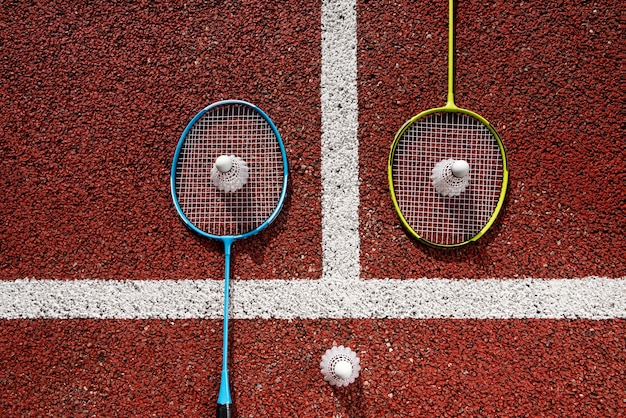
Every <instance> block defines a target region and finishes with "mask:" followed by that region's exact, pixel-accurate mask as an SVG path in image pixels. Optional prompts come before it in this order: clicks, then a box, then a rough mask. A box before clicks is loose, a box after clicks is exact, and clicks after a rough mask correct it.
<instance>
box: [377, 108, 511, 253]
mask: <svg viewBox="0 0 626 418" xmlns="http://www.w3.org/2000/svg"><path fill="white" fill-rule="evenodd" d="M449 97H452V100H449V101H448V103H447V104H446V106H444V107H438V108H434V109H428V110H425V111H423V112H422V113H419V114H418V115H415V116H414V117H412V118H411V119H409V120H408V121H406V122H405V123H404V125H402V127H401V128H400V130H399V131H398V133H397V134H396V136H395V138H394V140H393V143H392V144H391V152H390V153H389V160H388V161H387V181H388V183H389V192H390V194H391V200H392V201H393V205H394V208H395V210H396V212H397V214H398V217H399V218H400V222H401V223H402V226H403V227H404V228H405V229H406V230H407V231H408V232H409V233H411V235H413V236H414V237H415V238H417V239H418V240H419V241H421V242H423V243H425V244H427V245H429V246H432V247H438V248H456V247H461V246H464V245H466V244H469V243H470V242H474V241H477V240H478V239H479V238H480V237H482V236H483V235H485V233H486V232H487V231H488V230H489V228H491V226H492V225H493V223H494V222H495V220H496V218H497V217H498V214H499V213H500V210H501V209H502V207H503V206H504V200H505V197H506V190H507V188H508V183H509V170H508V164H507V158H506V150H505V148H504V144H503V143H502V140H501V139H500V135H498V132H496V130H495V129H494V127H493V126H492V125H491V123H489V122H488V121H487V120H486V119H485V118H484V117H482V116H480V115H479V114H477V113H475V112H472V111H471V110H467V109H463V108H460V107H457V106H456V105H455V104H454V98H453V96H449ZM435 113H462V114H465V115H468V116H470V117H472V118H475V119H477V120H478V121H480V122H481V123H482V124H483V125H485V126H486V127H487V129H489V132H491V134H492V135H493V137H494V138H495V140H496V142H497V144H498V148H499V149H500V155H501V156H502V186H501V189H500V196H499V198H498V202H497V203H496V207H495V209H494V211H493V213H492V214H491V217H490V218H489V220H488V221H487V223H486V224H485V225H484V226H483V228H482V229H481V230H480V231H478V232H477V233H476V234H475V235H474V236H472V237H471V238H470V239H467V240H465V241H462V242H459V243H455V244H441V243H434V242H431V241H429V240H427V239H425V238H424V237H422V236H421V235H420V234H419V233H418V232H417V231H415V230H414V229H413V228H412V227H411V225H409V222H408V221H407V220H406V218H405V217H404V215H403V214H402V210H401V209H400V204H399V202H398V200H397V198H396V192H395V187H394V181H393V159H394V157H395V153H396V148H397V147H398V144H399V143H400V139H401V138H402V136H403V135H404V133H405V132H406V131H407V130H408V129H409V128H410V127H411V125H413V124H414V123H415V122H417V121H418V120H419V119H422V118H424V117H426V116H428V115H432V114H435Z"/></svg>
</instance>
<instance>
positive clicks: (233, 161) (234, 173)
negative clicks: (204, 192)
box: [211, 155, 248, 193]
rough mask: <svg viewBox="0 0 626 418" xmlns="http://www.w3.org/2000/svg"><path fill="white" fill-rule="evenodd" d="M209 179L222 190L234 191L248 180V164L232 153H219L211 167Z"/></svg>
mask: <svg viewBox="0 0 626 418" xmlns="http://www.w3.org/2000/svg"><path fill="white" fill-rule="evenodd" d="M211 181H212V182H213V185H215V187H217V188H218V189H219V190H221V191H223V192H226V193H233V192H236V191H237V190H239V189H241V188H242V187H243V186H245V185H246V183H247V182H248V164H246V162H245V161H244V160H242V159H241V158H239V157H235V156H234V155H220V156H219V157H218V158H217V159H216V160H215V163H214V164H213V168H211Z"/></svg>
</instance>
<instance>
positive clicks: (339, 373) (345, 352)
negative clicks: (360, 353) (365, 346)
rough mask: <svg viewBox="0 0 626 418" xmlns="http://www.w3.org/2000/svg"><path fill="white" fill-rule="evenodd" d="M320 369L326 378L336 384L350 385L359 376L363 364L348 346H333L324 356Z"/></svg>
mask: <svg viewBox="0 0 626 418" xmlns="http://www.w3.org/2000/svg"><path fill="white" fill-rule="evenodd" d="M320 369H321V371H322V374H323V375H324V380H326V381H327V382H328V383H330V384H331V385H334V386H339V387H341V386H348V385H349V384H350V383H352V382H354V380H355V379H356V378H357V377H359V372H360V371H361V364H360V360H359V358H358V357H357V356H356V353H355V352H354V351H352V350H350V349H349V348H348V347H344V346H343V345H340V346H339V347H333V348H331V349H330V350H328V351H326V353H325V354H324V355H323V356H322V361H321V362H320Z"/></svg>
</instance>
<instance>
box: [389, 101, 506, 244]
mask: <svg viewBox="0 0 626 418" xmlns="http://www.w3.org/2000/svg"><path fill="white" fill-rule="evenodd" d="M494 141H495V139H494V138H493V135H492V134H491V132H490V131H489V129H488V128H487V127H486V126H485V125H484V124H482V123H481V122H480V121H478V120H476V119H474V118H472V117H471V116H469V115H466V114H462V113H452V112H438V113H434V114H431V115H428V116H425V117H423V118H420V119H418V120H417V121H415V122H414V123H413V124H412V125H410V126H409V127H408V129H406V131H405V132H404V134H403V136H402V138H401V139H400V141H399V142H398V145H397V148H396V152H395V155H394V159H395V161H394V163H393V166H394V171H393V180H394V186H395V192H396V196H397V201H398V202H399V205H400V210H401V212H402V215H403V216H404V217H405V219H406V221H407V222H408V223H409V224H410V225H411V226H412V228H413V229H414V230H415V231H416V232H417V233H418V234H419V235H420V236H421V237H423V238H424V239H426V240H428V241H431V242H436V243H440V244H443V245H454V244H457V243H459V242H464V241H467V240H469V239H471V238H472V237H473V236H475V235H476V234H477V233H478V232H480V230H481V229H482V228H483V226H484V225H485V224H486V223H487V222H488V221H489V218H490V217H491V215H492V213H493V212H494V210H495V205H496V203H497V201H498V197H499V195H500V190H501V186H502V184H501V181H500V178H501V176H502V173H501V172H499V171H498V170H494V169H493V167H501V166H502V160H501V155H500V153H499V152H498V147H497V146H494ZM449 158H452V159H455V160H464V161H467V163H468V164H469V166H470V167H471V181H470V182H469V185H468V187H467V189H466V190H465V191H464V192H463V193H461V194H460V195H459V196H455V197H445V196H442V195H440V194H439V193H437V191H436V189H435V187H433V184H432V179H431V172H432V169H433V167H434V166H435V165H436V164H437V163H439V162H440V161H442V160H446V159H449Z"/></svg>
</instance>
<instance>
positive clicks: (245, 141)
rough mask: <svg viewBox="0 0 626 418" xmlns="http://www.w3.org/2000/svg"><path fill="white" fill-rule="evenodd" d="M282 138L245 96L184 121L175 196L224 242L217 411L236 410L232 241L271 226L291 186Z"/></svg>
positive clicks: (183, 211) (195, 227)
mask: <svg viewBox="0 0 626 418" xmlns="http://www.w3.org/2000/svg"><path fill="white" fill-rule="evenodd" d="M287 177H288V164H287V155H286V153H285V147H284V145H283V141H282V139H281V137H280V134H279V133H278V130H277V129H276V126H275V125H274V123H273V122H272V121H271V119H270V118H269V117H268V116H267V115H266V114H265V113H264V112H263V111H262V110H261V109H259V108H258V107H256V106H254V105H252V104H250V103H247V102H244V101H240V100H227V101H221V102H217V103H214V104H212V105H210V106H208V107H206V108H205V109H203V110H202V111H200V112H199V113H198V114H197V115H196V116H195V117H194V118H193V119H192V120H191V122H189V124H188V125H187V127H186V128H185V130H184V132H183V134H182V136H181V137H180V140H179V142H178V146H177V147H176V152H175V154H174V161H173V163H172V172H171V189H172V198H173V200H174V205H175V207H176V211H177V212H178V215H179V216H180V218H181V219H182V221H183V223H184V224H185V225H186V226H187V227H188V228H189V229H191V230H192V231H193V232H195V233H196V234H198V235H200V236H202V237H206V238H211V239H215V240H219V241H222V243H223V244H224V254H225V263H224V264H225V266H224V326H223V332H224V335H223V350H222V372H221V382H220V390H219V395H218V399H217V417H218V418H227V417H231V416H232V414H233V402H232V398H231V393H230V383H229V379H228V374H229V373H228V307H229V288H230V255H231V247H232V245H233V242H234V241H236V240H238V239H243V238H247V237H250V236H252V235H254V234H257V233H259V232H260V231H261V230H263V229H265V228H266V227H267V226H268V225H269V224H270V223H271V222H272V221H273V220H274V219H275V218H276V217H277V216H278V214H279V212H280V210H281V208H282V206H283V203H284V200H285V194H286V191H287Z"/></svg>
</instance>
